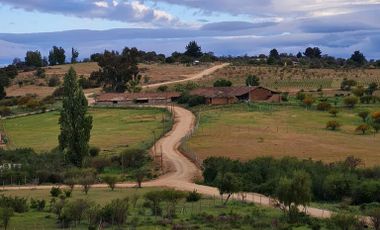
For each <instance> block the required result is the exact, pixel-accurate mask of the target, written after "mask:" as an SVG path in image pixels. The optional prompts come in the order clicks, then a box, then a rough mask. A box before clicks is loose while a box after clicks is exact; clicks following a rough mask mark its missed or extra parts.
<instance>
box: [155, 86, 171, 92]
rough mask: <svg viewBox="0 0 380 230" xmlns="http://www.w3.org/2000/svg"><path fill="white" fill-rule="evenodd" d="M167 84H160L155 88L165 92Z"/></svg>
mask: <svg viewBox="0 0 380 230" xmlns="http://www.w3.org/2000/svg"><path fill="white" fill-rule="evenodd" d="M168 88H169V87H168V86H167V85H161V86H159V87H158V88H157V91H158V92H166V91H168Z"/></svg>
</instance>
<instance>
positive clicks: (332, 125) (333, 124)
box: [326, 120, 341, 131]
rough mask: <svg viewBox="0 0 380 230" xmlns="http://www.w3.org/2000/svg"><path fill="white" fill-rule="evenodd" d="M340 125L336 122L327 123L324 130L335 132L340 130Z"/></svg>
mask: <svg viewBox="0 0 380 230" xmlns="http://www.w3.org/2000/svg"><path fill="white" fill-rule="evenodd" d="M340 126H341V125H340V123H339V122H338V121H335V120H334V121H328V122H327V124H326V129H330V130H333V131H335V130H337V129H339V128H340Z"/></svg>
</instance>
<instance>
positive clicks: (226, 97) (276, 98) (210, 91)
mask: <svg viewBox="0 0 380 230" xmlns="http://www.w3.org/2000/svg"><path fill="white" fill-rule="evenodd" d="M190 94H191V95H197V96H203V97H205V98H206V103H207V104H210V105H225V104H232V103H236V102H239V101H247V102H255V101H260V102H264V101H265V102H281V93H280V92H277V91H273V90H270V89H267V88H265V87H261V86H257V87H249V86H240V87H207V88H198V89H195V90H192V91H191V92H190Z"/></svg>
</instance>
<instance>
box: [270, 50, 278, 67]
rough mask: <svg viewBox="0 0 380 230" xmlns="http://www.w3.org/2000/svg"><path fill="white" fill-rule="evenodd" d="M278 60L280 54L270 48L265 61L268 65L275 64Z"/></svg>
mask: <svg viewBox="0 0 380 230" xmlns="http://www.w3.org/2000/svg"><path fill="white" fill-rule="evenodd" d="M279 60H280V54H279V53H278V51H277V50H276V49H272V50H271V51H270V52H269V58H268V61H267V63H268V64H269V65H273V64H277V63H278V62H279Z"/></svg>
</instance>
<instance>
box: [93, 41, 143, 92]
mask: <svg viewBox="0 0 380 230" xmlns="http://www.w3.org/2000/svg"><path fill="white" fill-rule="evenodd" d="M138 57H139V52H138V50H137V49H136V48H132V49H129V48H125V49H124V50H123V52H122V54H119V53H118V52H115V51H107V50H106V51H105V52H104V54H103V55H101V56H100V57H99V58H100V60H99V62H98V64H99V66H100V68H101V69H100V70H99V71H97V72H93V73H92V74H91V77H90V79H91V80H95V81H97V82H98V83H99V84H102V85H103V88H104V89H105V90H106V91H111V92H125V90H127V88H130V85H131V84H127V83H128V82H129V81H133V84H132V85H133V86H134V88H136V85H137V84H138V83H139V80H140V78H141V77H139V68H138Z"/></svg>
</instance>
